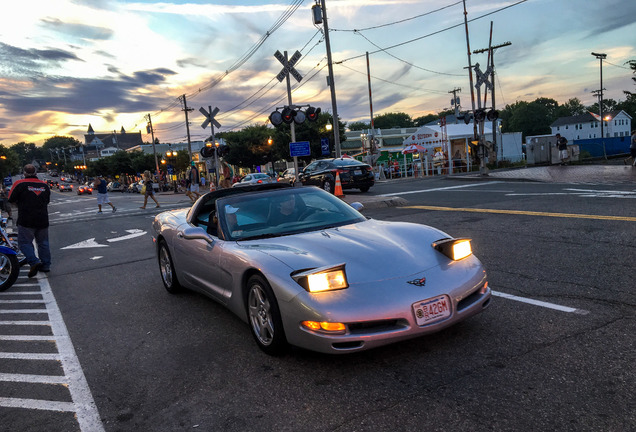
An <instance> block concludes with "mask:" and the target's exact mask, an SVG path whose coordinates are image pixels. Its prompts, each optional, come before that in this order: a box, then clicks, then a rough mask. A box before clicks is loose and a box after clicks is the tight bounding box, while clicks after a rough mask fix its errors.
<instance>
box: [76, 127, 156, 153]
mask: <svg viewBox="0 0 636 432" xmlns="http://www.w3.org/2000/svg"><path fill="white" fill-rule="evenodd" d="M143 143H144V142H143V139H142V137H141V131H138V132H126V130H125V129H124V128H123V127H122V128H121V130H120V131H119V133H117V131H112V132H108V133H95V131H94V130H93V126H92V125H90V124H89V125H88V131H87V132H86V134H85V135H84V145H85V150H86V157H87V158H90V159H95V158H100V157H104V156H111V155H112V154H114V153H115V152H117V151H119V150H124V151H125V150H128V149H130V148H132V147H136V146H140V145H142V144H143Z"/></svg>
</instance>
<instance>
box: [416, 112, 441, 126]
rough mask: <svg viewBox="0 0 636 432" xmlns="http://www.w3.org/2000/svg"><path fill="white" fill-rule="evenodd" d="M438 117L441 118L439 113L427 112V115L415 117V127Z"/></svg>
mask: <svg viewBox="0 0 636 432" xmlns="http://www.w3.org/2000/svg"><path fill="white" fill-rule="evenodd" d="M437 119H439V115H437V114H426V115H425V116H422V117H418V118H415V119H413V125H414V126H415V127H420V126H424V125H425V124H428V123H430V122H432V121H435V120H437Z"/></svg>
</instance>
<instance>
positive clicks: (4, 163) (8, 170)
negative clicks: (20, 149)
mask: <svg viewBox="0 0 636 432" xmlns="http://www.w3.org/2000/svg"><path fill="white" fill-rule="evenodd" d="M0 156H3V158H0V179H2V178H4V177H6V176H8V175H9V174H11V175H16V174H18V173H20V172H21V171H22V167H23V166H24V165H26V164H22V163H21V161H20V158H19V156H18V154H17V153H16V152H15V151H13V150H12V149H10V148H6V147H5V146H3V145H2V144H0Z"/></svg>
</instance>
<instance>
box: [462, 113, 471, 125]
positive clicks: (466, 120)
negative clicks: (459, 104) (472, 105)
mask: <svg viewBox="0 0 636 432" xmlns="http://www.w3.org/2000/svg"><path fill="white" fill-rule="evenodd" d="M462 118H463V119H464V123H466V124H469V123H470V121H471V120H472V119H473V115H472V114H471V113H469V112H467V113H465V114H464V115H463V116H462Z"/></svg>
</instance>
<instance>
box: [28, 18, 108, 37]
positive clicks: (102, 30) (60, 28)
mask: <svg viewBox="0 0 636 432" xmlns="http://www.w3.org/2000/svg"><path fill="white" fill-rule="evenodd" d="M40 21H41V22H42V23H43V26H44V27H45V28H47V29H51V30H54V31H56V32H58V33H62V34H66V35H69V36H73V37H77V38H80V39H90V40H107V39H110V38H112V37H113V33H114V32H113V31H112V30H111V29H109V28H106V27H96V26H91V25H86V24H77V23H66V22H63V21H61V20H59V19H57V18H44V19H41V20H40Z"/></svg>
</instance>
